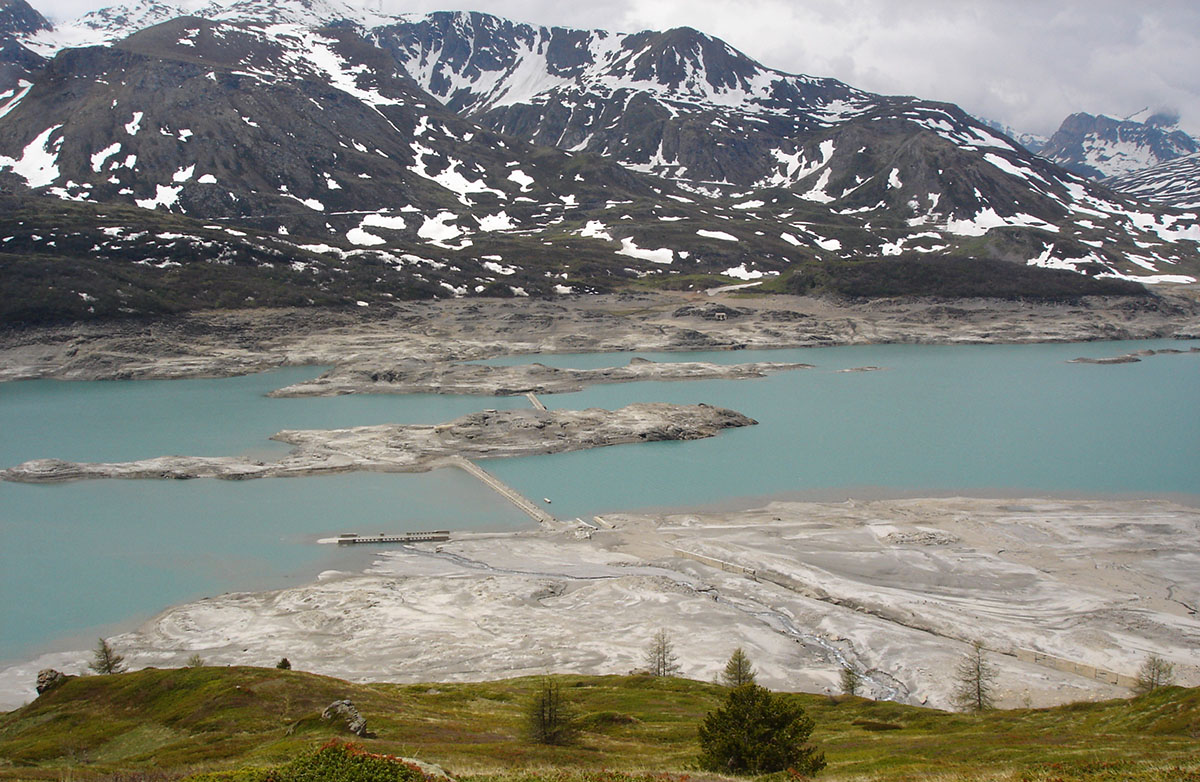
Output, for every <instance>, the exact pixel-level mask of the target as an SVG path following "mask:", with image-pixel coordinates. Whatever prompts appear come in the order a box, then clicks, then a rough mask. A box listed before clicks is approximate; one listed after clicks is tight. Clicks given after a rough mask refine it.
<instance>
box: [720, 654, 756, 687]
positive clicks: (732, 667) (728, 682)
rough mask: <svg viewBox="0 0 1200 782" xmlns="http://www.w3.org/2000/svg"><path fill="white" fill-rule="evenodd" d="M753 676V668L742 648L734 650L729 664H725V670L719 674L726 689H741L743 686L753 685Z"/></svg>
mask: <svg viewBox="0 0 1200 782" xmlns="http://www.w3.org/2000/svg"><path fill="white" fill-rule="evenodd" d="M754 676H755V671H754V666H753V665H751V664H750V658H749V657H747V656H746V653H745V652H744V651H742V647H740V646H739V647H738V648H736V649H734V650H733V654H731V655H730V656H729V662H727V663H725V670H724V671H722V672H721V681H723V682H724V683H725V686H726V687H741V686H742V685H743V684H754Z"/></svg>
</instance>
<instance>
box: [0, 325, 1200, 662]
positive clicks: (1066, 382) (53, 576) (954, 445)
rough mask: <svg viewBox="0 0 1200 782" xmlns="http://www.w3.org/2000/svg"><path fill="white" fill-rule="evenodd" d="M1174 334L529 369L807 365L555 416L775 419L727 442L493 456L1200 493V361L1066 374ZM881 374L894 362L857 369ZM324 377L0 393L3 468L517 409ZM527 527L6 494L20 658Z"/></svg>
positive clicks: (594, 402)
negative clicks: (382, 560)
mask: <svg viewBox="0 0 1200 782" xmlns="http://www.w3.org/2000/svg"><path fill="white" fill-rule="evenodd" d="M1189 346H1190V343H1178V342H1171V341H1166V340H1162V341H1152V342H1133V343H1118V342H1109V343H1088V344H1082V345H983V346H966V347H963V346H915V345H882V346H860V347H846V348H821V349H804V350H782V351H753V352H752V351H740V352H707V353H686V354H684V353H672V354H653V353H636V354H634V353H626V354H617V355H606V356H605V355H579V356H563V355H558V356H523V357H514V358H506V359H497V360H495V361H493V362H490V363H519V362H528V361H534V360H537V361H541V362H542V363H546V364H551V365H555V366H573V367H598V366H611V365H615V364H622V363H625V362H627V361H628V360H629V359H630V358H632V357H633V356H635V355H638V356H642V357H646V358H651V359H655V360H664V361H684V360H705V361H714V362H719V363H741V362H746V361H801V362H807V363H811V364H815V365H816V368H815V369H808V370H799V371H796V372H788V373H782V374H778V375H773V376H771V377H768V378H765V379H760V380H748V381H746V380H743V381H687V382H677V383H630V384H619V385H609V386H596V387H593V388H590V389H588V390H585V391H583V392H579V393H575V394H562V395H554V396H544V397H543V398H542V401H543V402H545V403H546V404H547V406H549V407H551V408H554V407H571V408H579V407H608V408H612V407H619V406H621V405H625V404H628V403H631V402H635V401H670V402H681V403H691V402H706V403H709V404H715V405H722V406H726V407H731V408H733V409H736V410H738V411H740V412H743V413H745V414H747V415H750V416H752V417H754V418H756V419H757V420H759V421H760V424H759V425H758V426H755V427H748V428H745V429H738V430H731V431H727V432H725V433H722V434H721V435H719V436H718V437H716V438H712V439H709V440H698V441H693V442H685V443H647V444H637V445H628V446H617V447H612V448H600V449H594V450H590V451H579V452H575V453H569V454H556V455H549V456H537V457H526V458H520V459H507V460H503V459H502V460H490V461H488V462H486V463H485V466H486V467H487V469H488V470H490V471H492V472H493V473H495V474H496V475H498V476H499V477H500V478H502V479H503V480H505V481H506V482H508V483H510V484H511V485H512V486H514V487H515V488H517V489H519V490H520V491H522V492H523V493H525V494H526V495H527V496H529V497H531V498H535V499H540V498H542V497H548V498H550V499H552V501H553V505H552V506H551V509H552V510H553V511H554V512H555V514H556V515H559V516H561V517H567V518H570V517H575V516H581V517H584V518H587V517H588V516H590V515H594V514H598V513H603V512H607V511H614V510H630V509H637V508H645V507H655V506H686V505H699V504H708V503H717V502H729V501H731V500H733V499H734V498H748V497H763V496H772V495H787V494H801V495H804V494H810V495H812V496H838V497H842V496H856V495H857V496H863V495H864V494H896V495H900V494H918V495H920V494H930V493H945V492H961V493H964V494H973V493H977V494H991V493H995V492H1029V493H1031V494H1036V493H1054V494H1076V495H1088V494H1131V495H1138V496H1141V495H1150V494H1155V495H1159V494H1183V495H1192V496H1200V417H1198V416H1197V415H1196V414H1195V410H1196V403H1197V402H1198V401H1200V354H1188V355H1162V356H1152V357H1148V358H1146V359H1144V360H1143V361H1142V362H1140V363H1136V364H1122V365H1107V366H1097V365H1087V364H1067V363H1064V362H1065V361H1066V360H1067V359H1070V358H1073V357H1076V356H1091V357H1105V356H1114V355H1119V354H1122V353H1126V352H1129V351H1132V350H1138V349H1142V348H1163V347H1183V348H1185V349H1186V348H1187V347H1189ZM866 365H875V366H881V367H884V369H883V370H881V371H876V372H840V371H839V370H841V369H848V368H854V367H860V366H866ZM319 371H320V370H319V369H315V368H312V367H309V368H296V369H288V370H283V371H279V372H272V373H266V374H262V375H256V376H251V377H243V378H229V379H220V380H176V381H135V382H94V383H58V382H53V381H33V382H22V383H9V384H0V466H10V465H13V464H17V463H19V462H22V461H25V460H27V459H35V458H43V457H58V458H64V459H71V460H77V461H119V460H128V459H138V458H145V457H150V456H157V455H162V454H172V453H177V454H201V455H223V454H254V455H258V456H262V457H269V456H270V455H271V454H278V453H281V452H282V450H283V448H284V446H281V445H279V444H275V443H271V442H269V441H268V440H267V439H266V438H267V437H268V436H269V435H270V434H272V433H274V432H276V431H278V430H280V429H289V428H290V429H302V428H334V427H346V426H356V425H363V424H372V423H384V422H396V423H437V422H441V421H445V420H449V419H451V418H454V417H456V416H458V415H462V414H464V413H467V412H471V411H475V410H479V409H482V408H487V407H495V408H509V407H523V406H526V405H528V402H527V401H526V400H525V399H523V398H520V397H517V398H497V397H453V396H450V397H438V396H429V395H415V396H388V395H381V396H342V397H333V398H327V399H269V398H267V397H265V396H264V394H265V393H266V392H267V391H270V390H272V389H274V388H278V387H281V386H284V385H287V384H290V383H293V382H296V381H298V380H301V379H304V378H308V377H312V376H314V375H315V374H317V373H318V372H319ZM530 523H531V522H529V520H528V519H527V518H526V517H524V516H523V515H521V514H519V513H518V512H517V511H516V510H515V509H513V508H512V507H510V506H509V505H507V504H506V503H504V502H503V501H501V500H500V499H499V498H498V497H497V496H496V495H494V494H492V493H490V492H489V491H488V490H486V489H484V488H483V487H482V486H481V485H480V484H478V483H477V482H476V481H475V480H474V479H472V478H470V477H469V476H467V475H465V474H463V473H461V472H459V471H456V470H440V471H436V472H433V473H428V474H389V475H384V474H351V475H338V476H325V477H314V478H287V479H283V478H281V479H267V480H252V481H237V482H230V481H215V480H195V481H168V482H160V481H88V482H79V483H72V484H62V485H50V486H29V485H20V484H9V483H0V539H2V541H3V544H2V546H0V592H2V594H3V600H2V601H0V658H16V657H22V656H26V655H28V654H31V653H33V652H35V651H39V650H42V649H45V648H50V647H52V646H62V645H69V644H75V647H74V648H78V645H79V644H80V643H82V644H83V645H85V646H87V645H90V643H91V642H92V641H94V638H95V635H96V634H97V633H98V632H103V631H105V630H106V629H108V628H111V627H114V626H126V625H128V624H129V623H130V622H132V621H134V620H137V619H141V618H144V617H147V616H149V615H151V614H153V613H155V612H157V611H159V610H161V609H162V608H164V607H166V606H168V605H171V604H173V603H178V602H181V601H184V600H190V599H194V598H197V597H202V596H204V595H213V594H218V593H221V592H225V591H230V590H247V589H265V588H275V587H281V586H287V585H289V584H294V583H303V582H305V581H308V580H311V578H312V577H313V576H314V575H315V574H316V573H317V572H319V571H321V570H323V569H328V568H336V569H344V570H354V569H361V568H362V567H363V566H365V564H366V563H367V562H368V561H369V559H370V556H371V552H369V551H362V550H358V549H349V550H348V549H338V548H335V547H329V546H318V545H315V544H314V543H313V541H314V540H315V539H316V538H317V537H320V536H323V535H329V534H336V533H338V532H343V531H356V532H376V531H384V530H387V531H399V530H407V529H432V528H449V529H460V530H461V529H513V528H517V527H520V526H525V525H528V524H530Z"/></svg>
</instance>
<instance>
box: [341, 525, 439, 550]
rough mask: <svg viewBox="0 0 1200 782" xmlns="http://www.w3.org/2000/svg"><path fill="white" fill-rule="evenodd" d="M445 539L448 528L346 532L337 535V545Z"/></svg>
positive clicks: (437, 540)
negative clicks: (388, 531) (392, 531)
mask: <svg viewBox="0 0 1200 782" xmlns="http://www.w3.org/2000/svg"><path fill="white" fill-rule="evenodd" d="M445 540H450V530H445V529H439V530H434V531H433V532H398V533H394V534H391V535H389V534H387V533H386V532H380V533H379V534H378V535H359V534H358V533H355V532H346V533H343V534H341V535H338V537H337V543H338V545H339V546H353V545H356V544H361V543H429V542H441V541H445Z"/></svg>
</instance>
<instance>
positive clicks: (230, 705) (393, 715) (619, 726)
mask: <svg viewBox="0 0 1200 782" xmlns="http://www.w3.org/2000/svg"><path fill="white" fill-rule="evenodd" d="M558 679H559V681H560V683H561V686H562V689H563V692H564V694H565V695H566V696H567V697H568V698H569V701H570V702H571V704H572V705H573V706H574V707H575V709H576V710H577V712H578V714H579V719H580V723H581V727H582V734H581V738H580V741H579V742H578V743H577V744H576V745H574V746H571V747H545V746H538V745H533V744H530V743H528V742H526V741H525V740H523V738H522V734H523V725H524V720H523V706H524V704H525V702H526V701H527V699H528V698H529V697H530V696H531V695H532V694H533V692H534V690H535V688H536V687H537V684H538V680H537V679H534V678H525V679H512V680H507V681H498V682H486V683H479V684H436V685H396V684H370V685H359V684H351V683H348V682H343V681H340V680H337V679H332V678H329V677H322V676H315V675H312V674H306V673H302V672H298V671H277V670H272V669H260V668H188V669H181V670H152V669H151V670H144V671H138V672H135V673H128V674H122V675H118V676H93V677H83V678H78V679H71V680H69V681H67V682H66V683H64V684H63V685H61V686H60V687H58V688H56V689H54V690H52V691H50V692H48V693H46V694H44V695H42V696H41V697H40V698H38V699H37V700H36V701H34V702H33V703H31V704H29V705H28V706H25V707H24V708H22V709H18V710H17V711H14V712H10V713H8V714H5V715H3V716H0V778H4V779H61V778H67V777H68V776H69V777H70V778H72V779H88V778H97V779H105V778H125V779H134V778H142V779H153V778H162V779H171V778H176V777H179V776H183V775H185V774H187V773H194V772H199V771H204V770H219V769H228V768H237V767H245V766H253V767H268V766H276V765H279V764H282V763H285V762H287V761H289V760H291V759H293V758H294V757H296V756H297V755H298V754H300V753H303V752H304V751H307V750H309V749H311V748H313V747H316V746H319V745H320V744H322V743H324V742H325V741H327V740H328V739H330V738H331V737H339V736H340V737H343V738H353V737H351V736H349V735H348V734H347V733H346V732H345V730H344V729H339V728H338V727H336V726H333V725H330V724H328V723H325V722H323V721H322V720H321V719H320V718H319V714H320V712H321V711H322V710H323V709H324V708H325V706H327V705H329V703H331V702H332V701H334V700H337V699H341V698H350V699H352V700H353V701H354V703H355V705H356V706H357V707H358V709H359V710H360V711H361V712H362V714H363V715H364V716H365V717H366V719H367V723H368V727H369V728H370V730H371V731H372V732H374V733H375V734H376V738H373V739H363V740H357V741H359V742H360V743H361V744H362V745H363V746H364V747H365V748H366V749H368V750H370V751H371V752H380V753H387V754H393V755H404V756H410V757H419V758H421V759H422V760H425V761H429V762H433V763H438V764H441V765H443V766H444V767H446V768H447V769H448V770H449V771H450V773H451V774H453V775H455V776H456V777H459V778H463V777H473V778H476V779H477V782H490V781H491V780H499V779H504V780H509V781H510V782H522V780H530V782H532V780H534V779H538V780H547V779H549V780H554V781H555V782H597V780H600V777H605V778H606V779H607V778H608V777H611V775H608V777H606V776H605V775H604V774H598V773H597V772H599V771H600V770H602V769H609V770H617V771H621V772H643V771H651V772H668V773H689V768H690V766H691V763H692V759H693V758H694V756H695V754H696V751H697V746H696V726H697V724H698V723H699V721H700V720H701V719H702V717H703V715H704V714H705V713H706V712H707V711H709V710H710V709H712V708H713V707H715V706H716V705H717V704H718V703H719V702H720V700H721V699H722V698H723V695H724V692H725V690H724V689H723V688H721V687H719V686H717V685H714V684H706V683H702V682H694V681H688V680H684V679H659V678H651V677H645V676H625V677H620V676H608V677H584V676H562V677H558ZM793 697H795V698H797V699H798V700H799V701H800V703H801V705H803V707H804V708H805V710H806V711H807V712H808V713H809V715H810V716H811V717H812V718H813V719H814V720H815V722H816V725H817V728H816V731H815V732H814V734H813V741H814V742H815V743H817V744H819V745H820V747H821V748H822V749H823V750H824V751H825V754H826V758H827V759H828V761H829V768H828V769H827V770H826V771H825V772H824V773H823V774H822V775H821V778H823V779H859V778H863V779H979V780H983V779H989V780H990V779H1004V780H1009V779H1012V780H1018V779H1029V780H1053V779H1062V780H1106V781H1107V780H1123V779H1137V780H1147V781H1151V782H1158V780H1163V781H1164V782H1165V781H1166V780H1182V781H1183V782H1200V690H1198V689H1190V690H1189V689H1182V688H1168V689H1165V690H1161V691H1158V692H1156V693H1152V694H1151V695H1147V696H1143V697H1141V698H1138V699H1135V700H1132V701H1110V702H1106V703H1099V704H1076V705H1072V706H1066V707H1060V708H1055V709H1042V710H1015V711H1001V712H993V713H990V714H985V715H981V716H972V715H962V714H951V713H947V712H941V711H936V710H933V709H923V708H919V707H913V706H904V705H900V704H895V703H887V702H873V701H868V700H864V699H861V698H836V699H832V698H827V697H823V696H815V695H801V694H798V695H795V696H793ZM119 772H121V773H124V774H129V773H130V772H136V773H137V774H141V775H142V776H141V777H135V776H121V775H120V774H119ZM114 775H115V776H114ZM618 776H619V775H618ZM693 776H694V774H693ZM613 782H616V779H615V778H613Z"/></svg>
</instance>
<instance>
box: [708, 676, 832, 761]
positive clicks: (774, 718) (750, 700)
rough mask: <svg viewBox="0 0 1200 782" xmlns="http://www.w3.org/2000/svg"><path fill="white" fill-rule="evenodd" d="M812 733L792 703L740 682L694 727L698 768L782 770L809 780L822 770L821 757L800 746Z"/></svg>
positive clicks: (819, 753) (808, 722) (811, 725)
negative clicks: (697, 726) (698, 738)
mask: <svg viewBox="0 0 1200 782" xmlns="http://www.w3.org/2000/svg"><path fill="white" fill-rule="evenodd" d="M812 730H813V721H812V720H811V719H810V718H809V717H808V715H806V714H805V713H804V709H802V708H800V707H799V706H798V705H796V703H795V702H794V701H793V700H792V699H790V698H787V697H785V696H781V695H774V694H772V693H771V691H770V690H768V689H766V688H765V687H759V686H758V685H757V684H743V685H742V686H740V687H734V688H733V689H732V690H730V691H729V696H728V697H727V698H726V699H725V703H724V704H723V705H721V706H720V707H719V708H717V709H715V710H714V711H711V712H709V713H708V715H707V716H706V717H705V718H704V722H703V723H702V724H701V725H700V757H699V763H700V767H701V768H703V769H704V770H706V771H715V772H717V773H721V774H770V773H773V772H776V771H783V770H785V769H786V770H789V771H792V772H795V774H796V775H798V776H801V777H810V776H813V775H814V774H816V773H817V772H818V771H820V770H821V769H823V768H825V755H824V753H822V752H819V751H818V750H817V749H816V748H815V747H812V746H809V745H807V744H806V743H805V742H807V741H808V737H809V736H810V735H811V734H812Z"/></svg>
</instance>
